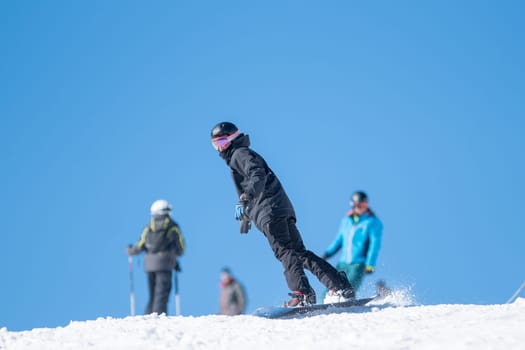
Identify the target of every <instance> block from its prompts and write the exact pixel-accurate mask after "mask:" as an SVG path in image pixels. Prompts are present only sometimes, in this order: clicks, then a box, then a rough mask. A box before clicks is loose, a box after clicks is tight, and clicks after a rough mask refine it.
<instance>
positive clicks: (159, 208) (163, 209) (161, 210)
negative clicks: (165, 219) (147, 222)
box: [150, 199, 171, 216]
mask: <svg viewBox="0 0 525 350" xmlns="http://www.w3.org/2000/svg"><path fill="white" fill-rule="evenodd" d="M170 211H171V204H169V203H168V201H167V200H165V199H157V200H156V201H155V202H153V204H152V205H151V208H150V212H151V215H152V216H160V215H166V214H169V213H170Z"/></svg>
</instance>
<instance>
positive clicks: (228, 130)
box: [211, 122, 239, 138]
mask: <svg viewBox="0 0 525 350" xmlns="http://www.w3.org/2000/svg"><path fill="white" fill-rule="evenodd" d="M238 130H239V129H238V128H237V127H236V126H235V124H233V123H230V122H222V123H219V124H217V125H215V126H214V127H213V129H211V137H212V138H213V137H217V136H229V135H232V134H235V133H236V132H237V131H238Z"/></svg>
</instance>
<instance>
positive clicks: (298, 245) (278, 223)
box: [263, 217, 349, 295]
mask: <svg viewBox="0 0 525 350" xmlns="http://www.w3.org/2000/svg"><path fill="white" fill-rule="evenodd" d="M295 221H296V220H295V218H293V217H284V218H278V219H275V220H273V221H270V222H269V223H268V224H266V225H264V230H263V232H264V235H265V236H266V238H267V239H268V242H269V243H270V246H271V247H272V250H273V253H274V254H275V257H276V258H277V259H278V260H279V261H280V262H281V263H282V264H283V267H284V276H285V278H286V282H287V283H288V288H290V290H292V291H300V292H302V293H305V294H307V295H308V294H311V293H312V292H313V289H312V288H311V286H310V283H309V282H308V278H307V277H306V274H305V273H304V269H305V268H306V269H308V270H310V272H312V274H313V275H314V276H315V277H317V279H319V281H320V282H321V283H322V284H323V285H324V286H325V287H326V288H328V289H336V290H338V289H344V288H348V287H349V282H348V280H347V279H346V278H341V275H339V274H338V272H337V270H336V269H335V268H334V267H333V266H332V265H330V264H329V263H328V262H326V261H325V260H324V259H322V258H320V257H319V256H317V255H315V254H314V253H312V252H311V251H309V250H306V248H305V246H304V243H303V240H302V238H301V234H300V233H299V230H297V227H296V226H295Z"/></svg>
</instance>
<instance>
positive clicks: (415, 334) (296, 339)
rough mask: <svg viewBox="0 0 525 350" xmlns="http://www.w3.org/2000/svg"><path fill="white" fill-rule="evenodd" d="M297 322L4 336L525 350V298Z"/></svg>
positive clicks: (48, 346) (19, 340)
mask: <svg viewBox="0 0 525 350" xmlns="http://www.w3.org/2000/svg"><path fill="white" fill-rule="evenodd" d="M361 311H362V312H358V313H339V314H322V315H317V316H312V317H304V318H300V319H291V320H268V319H263V318H257V317H254V316H244V315H243V316H235V317H227V316H202V317H184V316H179V317H166V316H164V315H161V316H157V315H150V316H136V317H127V318H124V319H113V318H104V319H102V318H101V319H97V320H94V321H83V322H71V323H70V324H69V325H68V326H67V327H59V328H39V329H33V330H31V331H24V332H10V331H8V330H7V329H6V328H2V329H1V330H0V349H2V350H3V349H7V350H15V349H16V350H22V349H24V350H32V349H34V350H60V349H75V350H88V349H90V350H92V349H111V350H117V349H123V350H124V349H125V350H135V349H136V350H139V349H140V350H151V349H159V350H160V349H170V350H171V349H177V350H178V349H210V350H236V349H249V350H256V349H265V350H267V349H271V350H278V349H297V350H299V349H315V350H319V349H368V350H370V349H382V350H383V349H439V350H443V349H446V350H451V349H476V350H478V349H505V350H508V349H525V299H523V298H520V299H518V300H517V301H516V302H514V303H513V304H508V305H507V304H504V305H434V306H399V307H391V306H388V305H379V306H377V307H373V308H368V309H367V310H366V312H365V311H364V310H361Z"/></svg>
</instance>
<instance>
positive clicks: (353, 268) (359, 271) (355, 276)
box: [338, 263, 365, 291]
mask: <svg viewBox="0 0 525 350" xmlns="http://www.w3.org/2000/svg"><path fill="white" fill-rule="evenodd" d="M345 265H346V266H345V267H344V269H340V268H339V264H338V270H340V271H344V272H345V273H346V277H347V278H348V281H349V282H350V283H351V284H352V287H354V289H355V290H356V291H357V290H358V289H359V287H360V286H361V283H362V282H363V278H364V277H365V264H364V263H357V264H345Z"/></svg>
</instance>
